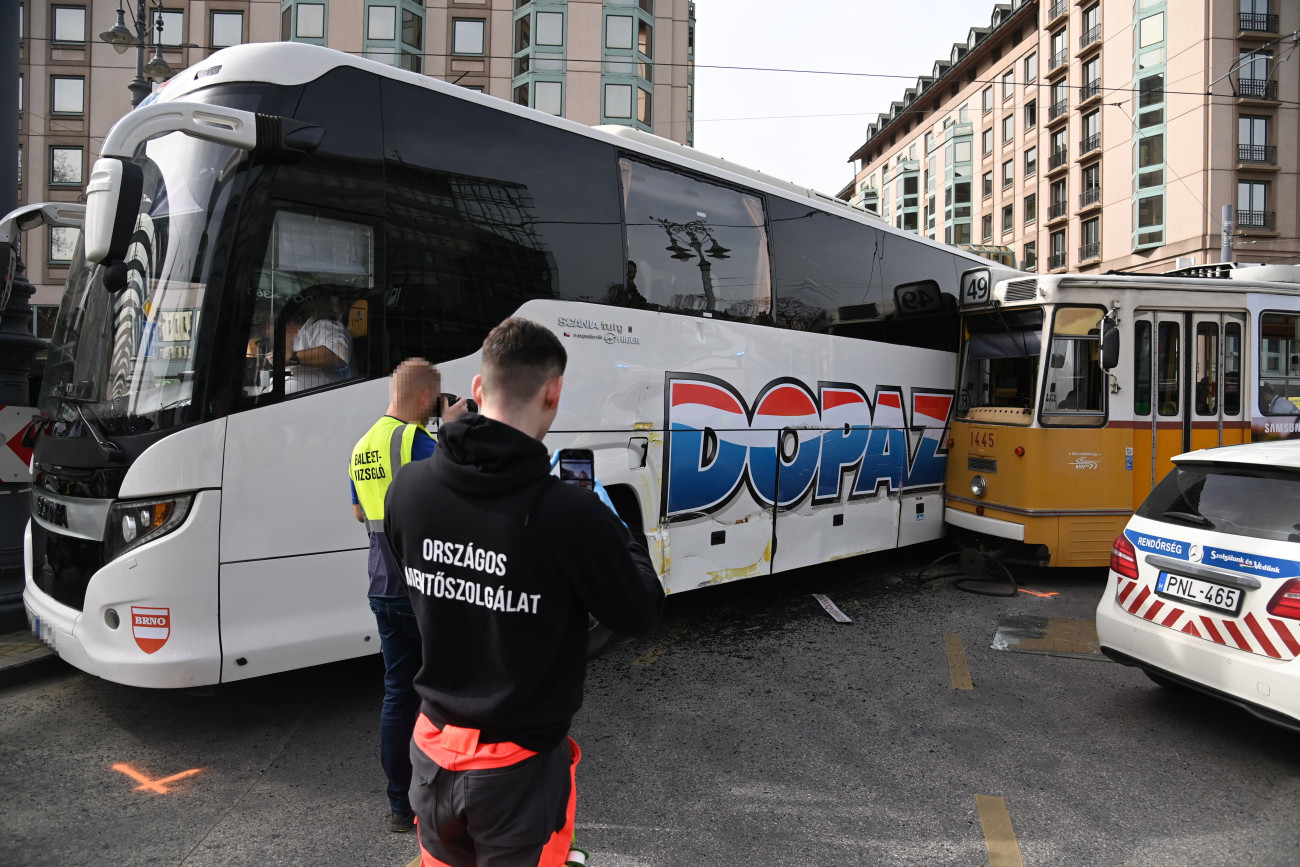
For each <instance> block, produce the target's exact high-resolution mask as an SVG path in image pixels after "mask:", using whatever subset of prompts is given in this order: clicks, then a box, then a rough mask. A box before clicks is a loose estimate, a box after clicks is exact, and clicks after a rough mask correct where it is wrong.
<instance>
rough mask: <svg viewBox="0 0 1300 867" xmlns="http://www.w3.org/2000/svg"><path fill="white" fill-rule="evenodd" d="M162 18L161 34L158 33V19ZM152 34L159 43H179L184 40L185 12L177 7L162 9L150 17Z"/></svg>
mask: <svg viewBox="0 0 1300 867" xmlns="http://www.w3.org/2000/svg"><path fill="white" fill-rule="evenodd" d="M159 18H161V19H162V23H163V29H162V34H161V35H160V34H159V33H158V19H159ZM151 20H152V21H153V22H154V24H153V27H154V30H153V35H154V37H155V38H156V39H157V40H158V44H159V45H180V44H181V43H182V42H184V41H185V13H184V12H182V11H181V10H179V9H164V10H162V11H161V12H158V13H157V14H156V16H155V17H154V18H153V19H151Z"/></svg>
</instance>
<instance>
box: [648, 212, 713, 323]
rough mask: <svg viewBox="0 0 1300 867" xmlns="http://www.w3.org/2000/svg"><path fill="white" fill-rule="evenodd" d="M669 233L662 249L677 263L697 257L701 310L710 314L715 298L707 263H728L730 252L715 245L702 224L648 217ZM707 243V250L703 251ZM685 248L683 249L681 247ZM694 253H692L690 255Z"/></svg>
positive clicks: (692, 221) (703, 223)
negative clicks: (702, 290)
mask: <svg viewBox="0 0 1300 867" xmlns="http://www.w3.org/2000/svg"><path fill="white" fill-rule="evenodd" d="M650 219H652V220H654V221H655V222H656V223H658V224H659V225H660V227H662V228H663V230H664V231H665V232H666V233H668V246H667V247H665V248H664V249H665V250H667V251H668V252H669V253H672V254H673V258H674V259H676V260H678V261H679V262H689V261H691V260H692V259H695V258H696V257H698V258H699V263H700V278H701V282H702V283H703V284H704V309H705V310H707V311H709V312H713V310H714V309H715V307H716V306H717V300H718V299H717V296H716V295H714V293H713V263H712V262H710V261H709V260H710V259H718V260H722V259H730V258H731V256H730V255H728V254H729V253H731V250H729V249H728V248H726V247H724V246H722V245H721V244H719V243H718V240H717V239H716V238H714V237H713V230H712V229H710V228H709V226H708V224H707V223H705V222H704V221H703V220H691V221H690V222H689V223H674V222H673V221H672V220H667V219H663V218H659V217H651V218H650ZM705 242H708V244H709V249H707V250H705V249H704V244H705ZM682 244H685V245H686V246H682ZM692 250H693V251H694V252H693V253H692V252H691V251H692Z"/></svg>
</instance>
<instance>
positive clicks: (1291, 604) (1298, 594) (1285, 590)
mask: <svg viewBox="0 0 1300 867" xmlns="http://www.w3.org/2000/svg"><path fill="white" fill-rule="evenodd" d="M1268 613H1269V614H1272V615H1273V616H1274V617H1287V618H1290V619H1291V620H1300V578H1292V579H1291V580H1290V581H1288V582H1286V583H1285V584H1283V585H1282V587H1281V589H1280V590H1278V591H1277V592H1276V593H1274V594H1273V598H1272V599H1270V600H1269V603H1268Z"/></svg>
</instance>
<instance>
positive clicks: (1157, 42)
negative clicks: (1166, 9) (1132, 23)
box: [1137, 12, 1165, 72]
mask: <svg viewBox="0 0 1300 867" xmlns="http://www.w3.org/2000/svg"><path fill="white" fill-rule="evenodd" d="M1137 32H1138V62H1137V68H1138V71H1139V72H1141V71H1142V70H1144V69H1150V68H1151V67H1153V66H1160V65H1161V64H1163V63H1164V62H1165V45H1164V42H1165V13H1163V12H1157V13H1156V14H1155V15H1152V16H1150V17H1147V18H1143V19H1142V20H1141V21H1139V22H1138V26H1137Z"/></svg>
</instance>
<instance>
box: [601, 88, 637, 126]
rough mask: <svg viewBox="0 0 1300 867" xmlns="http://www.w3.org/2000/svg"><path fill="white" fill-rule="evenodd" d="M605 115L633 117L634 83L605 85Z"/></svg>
mask: <svg viewBox="0 0 1300 867" xmlns="http://www.w3.org/2000/svg"><path fill="white" fill-rule="evenodd" d="M605 117H618V118H628V119H630V118H631V117H632V85H630V84H607V85H605Z"/></svg>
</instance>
